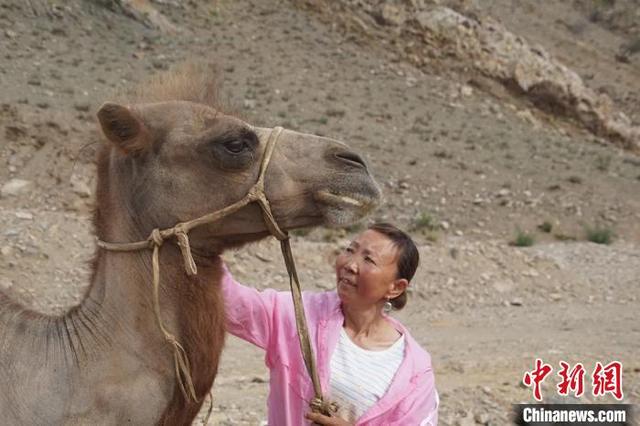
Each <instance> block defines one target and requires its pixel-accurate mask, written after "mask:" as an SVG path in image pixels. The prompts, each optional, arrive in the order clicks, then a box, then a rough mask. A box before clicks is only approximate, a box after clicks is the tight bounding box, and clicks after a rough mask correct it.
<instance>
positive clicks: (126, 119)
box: [98, 102, 151, 154]
mask: <svg viewBox="0 0 640 426" xmlns="http://www.w3.org/2000/svg"><path fill="white" fill-rule="evenodd" d="M98 120H99V121H100V126H101V127H102V133H104V135H105V136H106V137H107V139H109V141H110V142H111V143H113V144H114V145H115V146H116V147H117V148H119V149H120V151H122V152H123V153H125V154H137V153H140V152H142V151H144V150H146V149H147V148H148V147H149V146H150V145H151V135H150V133H149V130H148V129H147V127H146V126H145V125H144V123H143V122H142V120H141V119H140V117H139V116H138V114H136V113H135V112H134V111H132V110H131V109H130V108H128V107H126V106H124V105H119V104H115V103H112V102H106V103H104V104H103V105H102V106H101V107H100V109H99V110H98Z"/></svg>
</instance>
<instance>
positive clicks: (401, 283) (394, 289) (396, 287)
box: [387, 278, 409, 299]
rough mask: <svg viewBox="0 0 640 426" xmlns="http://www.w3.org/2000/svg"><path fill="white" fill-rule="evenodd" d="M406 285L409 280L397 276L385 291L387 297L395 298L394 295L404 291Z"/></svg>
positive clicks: (396, 295)
mask: <svg viewBox="0 0 640 426" xmlns="http://www.w3.org/2000/svg"><path fill="white" fill-rule="evenodd" d="M408 286H409V281H407V280H406V279H405V278H398V279H397V280H394V281H393V283H392V284H391V288H390V289H389V291H388V292H387V298H389V299H395V298H396V297H398V296H400V295H401V294H402V293H404V291H405V290H406V289H407V287H408Z"/></svg>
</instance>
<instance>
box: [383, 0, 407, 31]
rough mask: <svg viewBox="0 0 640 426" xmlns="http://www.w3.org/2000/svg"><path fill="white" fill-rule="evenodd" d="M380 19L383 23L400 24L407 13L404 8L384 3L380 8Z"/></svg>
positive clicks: (404, 19)
mask: <svg viewBox="0 0 640 426" xmlns="http://www.w3.org/2000/svg"><path fill="white" fill-rule="evenodd" d="M380 20H381V21H382V23H383V24H385V25H393V26H400V25H402V24H404V22H405V21H406V20H407V13H406V11H405V9H404V8H401V7H399V6H396V5H393V4H389V3H385V4H384V5H383V6H382V9H381V10H380Z"/></svg>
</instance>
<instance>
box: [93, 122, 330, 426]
mask: <svg viewBox="0 0 640 426" xmlns="http://www.w3.org/2000/svg"><path fill="white" fill-rule="evenodd" d="M283 131H284V129H283V128H282V127H274V128H273V130H272V131H271V134H270V135H269V138H268V139H267V143H266V146H265V153H264V156H263V158H262V163H261V164H260V173H259V175H258V180H257V182H256V183H255V184H254V185H253V186H252V187H251V189H250V190H249V191H248V192H247V195H245V196H244V198H242V199H241V200H239V201H237V202H235V203H233V204H231V205H230V206H227V207H225V208H223V209H220V210H217V211H215V212H212V213H209V214H206V215H204V216H201V217H199V218H197V219H193V220H190V221H187V222H182V223H178V224H177V225H175V226H174V227H172V228H167V229H157V228H156V229H154V230H153V231H151V234H150V235H149V237H148V238H147V239H146V240H144V241H138V242H134V243H108V242H105V241H101V240H98V241H97V244H98V247H100V248H102V249H105V250H111V251H138V250H145V249H151V250H153V253H152V257H151V259H152V268H153V309H154V313H155V317H156V322H157V323H158V327H159V328H160V331H161V332H162V334H163V336H164V338H165V340H166V341H167V343H168V344H170V345H171V346H172V347H173V360H174V366H175V371H176V380H177V381H178V385H179V387H180V390H181V392H182V394H183V396H184V398H185V400H186V401H193V402H198V398H197V396H196V392H195V389H194V386H193V380H192V378H191V366H190V364H189V358H188V357H187V354H186V352H185V350H184V348H183V347H182V345H181V344H180V342H178V340H177V339H176V337H175V336H174V335H173V334H172V333H171V332H169V330H168V329H167V327H166V326H165V325H164V322H163V321H162V315H161V313H160V300H159V296H158V292H159V287H160V260H159V252H160V247H161V246H162V244H163V243H164V241H165V240H166V239H168V238H171V237H175V238H176V241H177V244H178V247H179V248H180V252H181V253H182V259H183V262H184V268H185V271H186V273H187V275H189V276H193V275H196V274H197V273H198V268H197V266H196V263H195V261H194V259H193V256H192V254H191V245H190V243H189V231H190V230H191V229H193V228H195V227H197V226H200V225H204V224H208V223H212V222H215V221H217V220H220V219H222V218H223V217H225V216H227V215H230V214H232V213H234V212H236V211H238V210H240V209H241V208H242V207H244V206H246V205H247V204H249V203H251V202H254V201H255V202H257V203H258V204H259V205H260V207H261V209H262V216H263V218H264V221H265V224H266V225H267V228H269V232H271V234H272V235H273V236H274V237H276V238H277V239H278V240H280V247H281V249H282V256H283V258H284V262H285V265H286V267H287V273H288V274H289V285H290V287H291V296H292V297H293V305H294V311H295V317H296V327H297V329H298V335H299V338H300V349H301V351H302V356H303V358H304V363H305V366H306V368H307V371H308V373H309V376H310V377H311V381H312V382H313V389H314V393H315V397H314V398H313V399H312V400H311V402H310V403H309V405H310V407H311V410H312V411H313V412H319V413H322V414H324V415H327V416H331V415H333V414H334V413H335V412H336V411H337V406H336V404H335V403H331V402H326V401H325V400H324V398H323V396H322V389H321V386H320V380H319V378H318V372H317V369H316V362H315V356H314V353H313V348H312V346H311V340H310V338H309V330H308V328H307V321H306V317H305V314H304V306H303V305H302V290H301V287H300V281H299V280H298V273H297V270H296V265H295V261H294V258H293V253H292V251H291V245H290V243H289V235H288V234H287V233H286V232H283V231H282V230H281V229H280V227H279V226H278V224H277V222H276V220H275V218H274V217H273V213H272V212H271V205H270V204H269V200H268V199H267V196H266V195H265V192H264V178H265V174H266V170H267V167H268V166H269V162H270V161H271V156H272V154H273V150H274V148H275V144H276V142H277V141H278V139H279V137H280V135H281V134H282V132H283ZM211 404H213V402H211ZM210 414H211V406H210V407H209V414H208V415H207V419H205V424H206V422H207V421H208V418H209V415H210Z"/></svg>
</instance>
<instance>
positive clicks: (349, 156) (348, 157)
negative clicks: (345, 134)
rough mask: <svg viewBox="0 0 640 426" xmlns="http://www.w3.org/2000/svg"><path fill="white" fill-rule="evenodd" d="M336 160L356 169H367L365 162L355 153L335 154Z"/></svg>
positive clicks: (342, 152)
mask: <svg viewBox="0 0 640 426" xmlns="http://www.w3.org/2000/svg"><path fill="white" fill-rule="evenodd" d="M335 156H336V158H337V159H338V160H342V161H344V162H346V163H348V164H350V165H352V166H355V167H363V168H364V169H366V168H367V165H366V164H365V162H364V160H363V159H362V157H360V156H359V155H358V154H356V153H354V152H350V151H341V152H338V153H336V154H335Z"/></svg>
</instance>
